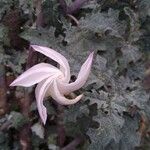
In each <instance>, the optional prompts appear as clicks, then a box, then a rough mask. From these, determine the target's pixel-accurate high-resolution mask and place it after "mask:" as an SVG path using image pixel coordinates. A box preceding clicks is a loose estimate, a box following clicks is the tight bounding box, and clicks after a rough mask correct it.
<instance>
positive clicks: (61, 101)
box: [51, 80, 83, 105]
mask: <svg viewBox="0 0 150 150" xmlns="http://www.w3.org/2000/svg"><path fill="white" fill-rule="evenodd" d="M82 96H83V94H81V95H79V96H77V97H76V98H75V99H67V98H66V97H64V95H62V94H61V93H60V91H59V89H58V86H57V82H56V81H55V80H54V81H53V88H52V89H51V97H52V98H53V99H54V100H55V101H57V102H58V103H59V104H61V105H71V104H75V103H77V102H78V101H79V100H80V99H81V98H82Z"/></svg>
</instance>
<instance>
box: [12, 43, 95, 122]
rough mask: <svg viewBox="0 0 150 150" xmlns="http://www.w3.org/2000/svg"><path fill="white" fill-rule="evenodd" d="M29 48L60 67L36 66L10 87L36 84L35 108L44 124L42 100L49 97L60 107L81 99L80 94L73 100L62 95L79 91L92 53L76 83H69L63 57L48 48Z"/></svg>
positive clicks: (44, 115) (85, 78)
mask: <svg viewBox="0 0 150 150" xmlns="http://www.w3.org/2000/svg"><path fill="white" fill-rule="evenodd" d="M31 47H32V48H33V49H34V50H35V51H37V52H40V53H42V54H44V55H45V56H47V57H49V58H51V59H53V60H54V61H56V62H57V63H58V64H59V65H60V67H59V68H56V67H55V66H52V65H51V64H47V63H40V64H37V65H35V66H33V67H32V68H30V69H28V70H27V71H25V72H24V73H23V74H22V75H20V76H19V77H18V78H17V79H16V80H15V81H13V82H12V83H11V85H10V86H24V87H29V86H32V85H34V84H37V83H38V85H37V87H36V89H35V96H36V101H37V108H38V111H39V114H40V117H41V119H42V122H43V123H44V124H45V123H46V119H47V110H46V107H45V106H44V105H43V100H44V98H45V97H46V96H51V97H52V98H53V99H54V100H55V101H57V102H58V103H59V104H62V105H71V104H74V103H76V102H78V101H79V100H80V99H81V97H82V94H81V95H79V96H77V97H76V98H75V99H67V98H66V97H65V96H64V95H65V94H69V93H71V92H73V91H75V90H78V89H80V88H81V87H82V86H83V85H84V84H85V82H86V80H87V78H88V76H89V73H90V70H91V65H92V59H93V52H92V53H91V54H90V55H89V57H88V58H87V60H86V61H85V62H84V64H83V65H82V67H81V69H80V72H79V74H78V77H77V79H76V81H75V82H73V83H69V80H70V67H69V64H68V61H67V59H66V58H65V57H64V56H63V55H61V54H60V53H58V52H56V51H54V50H53V49H50V48H48V47H43V46H37V45H31Z"/></svg>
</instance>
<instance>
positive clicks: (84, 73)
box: [59, 52, 94, 94]
mask: <svg viewBox="0 0 150 150" xmlns="http://www.w3.org/2000/svg"><path fill="white" fill-rule="evenodd" d="M93 55H94V52H92V53H91V54H90V55H89V57H88V58H87V60H86V61H85V62H84V64H83V65H82V67H81V69H80V72H79V74H78V77H77V79H76V81H75V82H73V83H70V84H67V83H63V82H60V83H59V89H60V91H61V93H64V94H68V93H71V92H73V91H75V90H78V89H80V88H81V87H82V86H83V85H84V84H85V82H86V81H87V79H88V76H89V74H90V70H91V65H92V60H93Z"/></svg>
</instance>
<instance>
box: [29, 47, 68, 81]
mask: <svg viewBox="0 0 150 150" xmlns="http://www.w3.org/2000/svg"><path fill="white" fill-rule="evenodd" d="M31 47H32V48H33V49H34V50H35V51H37V52H40V53H42V54H44V55H45V56H47V57H49V58H51V59H53V60H54V61H56V62H58V63H59V64H60V70H61V71H62V72H63V73H64V76H65V79H64V81H66V82H69V80H70V67H69V64H68V61H67V59H66V58H65V57H64V56H63V55H61V54H60V53H58V52H56V51H55V50H53V49H51V48H48V47H44V46H38V45H31Z"/></svg>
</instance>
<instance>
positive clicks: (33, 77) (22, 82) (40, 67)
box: [10, 63, 61, 87]
mask: <svg viewBox="0 0 150 150" xmlns="http://www.w3.org/2000/svg"><path fill="white" fill-rule="evenodd" d="M56 73H59V74H61V71H60V70H59V69H57V68H56V67H54V66H52V65H50V64H46V63H40V64H37V65H35V66H33V67H32V68H30V69H28V70H27V71H25V72H24V73H23V74H21V75H20V76H19V77H18V78H17V79H16V80H14V81H13V82H12V83H11V84H10V86H24V87H29V86H32V85H34V84H36V83H39V82H40V81H42V80H44V79H46V78H48V77H50V76H52V75H53V74H56Z"/></svg>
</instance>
